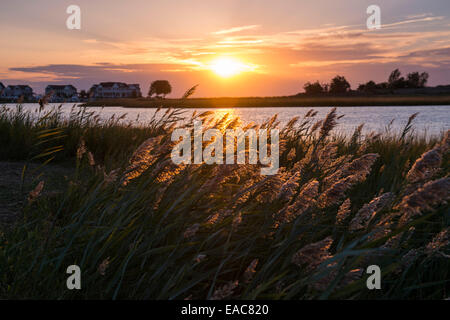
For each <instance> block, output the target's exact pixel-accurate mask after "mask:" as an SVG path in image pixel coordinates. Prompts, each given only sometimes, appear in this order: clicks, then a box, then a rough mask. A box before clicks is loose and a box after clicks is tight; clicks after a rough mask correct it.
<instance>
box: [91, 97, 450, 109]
mask: <svg viewBox="0 0 450 320" xmlns="http://www.w3.org/2000/svg"><path fill="white" fill-rule="evenodd" d="M85 105H86V106H92V107H95V106H97V107H98V106H122V107H126V108H158V107H164V108H167V107H181V108H264V107H267V108H274V107H311V106H324V107H329V106H340V107H345V106H426V105H450V96H449V95H435V96H431V95H430V96H429V95H426V96H397V95H395V96H394V95H389V96H352V97H307V96H302V97H264V98H262V97H261V98H258V97H248V98H191V99H146V98H138V99H105V100H97V101H91V102H87V103H86V104H85Z"/></svg>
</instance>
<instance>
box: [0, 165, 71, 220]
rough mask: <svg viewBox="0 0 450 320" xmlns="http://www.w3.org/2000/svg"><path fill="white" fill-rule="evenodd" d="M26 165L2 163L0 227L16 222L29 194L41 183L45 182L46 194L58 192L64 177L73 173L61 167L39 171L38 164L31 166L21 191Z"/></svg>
mask: <svg viewBox="0 0 450 320" xmlns="http://www.w3.org/2000/svg"><path fill="white" fill-rule="evenodd" d="M24 165H25V162H0V225H3V226H4V225H8V224H11V223H13V222H14V221H15V219H16V218H17V217H18V215H19V214H20V211H21V208H22V206H23V205H24V202H25V201H26V199H27V195H28V193H29V192H30V190H32V189H33V188H34V187H35V186H36V185H37V183H38V182H39V181H41V180H44V181H45V186H44V192H51V191H56V190H58V189H61V188H62V186H63V185H64V176H65V175H68V174H70V171H71V169H69V168H67V167H63V166H60V165H47V166H45V167H44V168H40V169H39V165H38V164H31V165H29V166H28V170H27V174H26V179H25V182H24V184H23V190H21V189H22V182H21V176H22V170H23V167H24ZM36 169H37V170H36Z"/></svg>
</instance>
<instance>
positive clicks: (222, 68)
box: [209, 58, 251, 78]
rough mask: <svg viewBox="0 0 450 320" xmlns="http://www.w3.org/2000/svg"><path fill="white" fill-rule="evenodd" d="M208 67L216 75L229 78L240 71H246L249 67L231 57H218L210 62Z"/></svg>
mask: <svg viewBox="0 0 450 320" xmlns="http://www.w3.org/2000/svg"><path fill="white" fill-rule="evenodd" d="M209 69H211V70H212V71H213V72H214V73H216V74H217V75H218V76H221V77H223V78H229V77H232V76H234V75H237V74H239V73H241V72H245V71H248V70H250V69H251V68H250V67H249V66H247V65H245V64H244V63H242V62H240V61H238V60H235V59H232V58H218V59H216V60H214V61H212V62H211V64H210V66H209Z"/></svg>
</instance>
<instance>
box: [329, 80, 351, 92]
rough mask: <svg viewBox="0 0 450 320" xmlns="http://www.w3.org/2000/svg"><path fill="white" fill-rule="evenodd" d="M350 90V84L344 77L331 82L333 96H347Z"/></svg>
mask: <svg viewBox="0 0 450 320" xmlns="http://www.w3.org/2000/svg"><path fill="white" fill-rule="evenodd" d="M349 90H350V83H348V81H347V80H346V79H345V77H343V76H336V77H334V78H333V79H332V80H331V83H330V93H331V94H345V93H347V92H348V91H349Z"/></svg>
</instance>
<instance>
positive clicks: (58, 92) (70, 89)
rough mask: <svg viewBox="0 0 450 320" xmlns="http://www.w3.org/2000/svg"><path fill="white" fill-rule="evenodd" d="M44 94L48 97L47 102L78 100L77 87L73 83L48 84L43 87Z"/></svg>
mask: <svg viewBox="0 0 450 320" xmlns="http://www.w3.org/2000/svg"><path fill="white" fill-rule="evenodd" d="M45 95H46V96H48V97H49V102H64V101H70V102H74V101H78V93H77V88H75V87H74V86H73V85H71V84H68V85H48V86H47V87H46V88H45Z"/></svg>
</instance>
